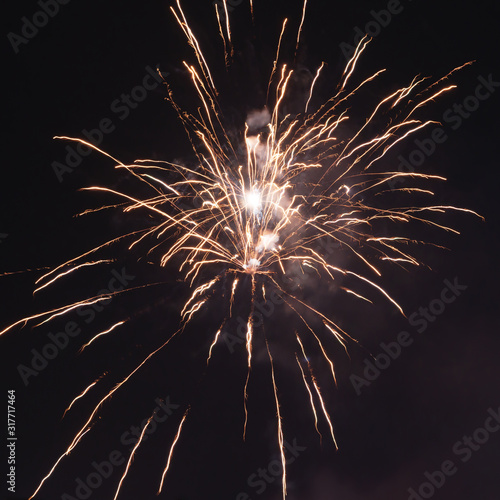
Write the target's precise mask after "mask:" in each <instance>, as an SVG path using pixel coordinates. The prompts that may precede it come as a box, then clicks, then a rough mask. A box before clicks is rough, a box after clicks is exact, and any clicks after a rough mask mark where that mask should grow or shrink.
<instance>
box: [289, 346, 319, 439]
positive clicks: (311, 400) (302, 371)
mask: <svg viewBox="0 0 500 500" xmlns="http://www.w3.org/2000/svg"><path fill="white" fill-rule="evenodd" d="M295 359H296V360H297V364H298V365H299V368H300V373H301V374H302V379H303V381H304V385H305V386H306V389H307V392H308V393H309V402H310V404H311V410H312V412H313V415H314V427H315V429H316V432H317V433H318V435H319V441H320V443H321V442H322V441H323V436H322V435H321V432H320V431H319V429H318V414H317V413H316V407H315V406H314V398H313V394H312V392H311V388H310V387H309V384H308V382H307V379H306V374H305V372H304V369H303V368H302V365H301V364H300V361H299V357H298V356H297V353H295Z"/></svg>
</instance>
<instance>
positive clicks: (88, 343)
mask: <svg viewBox="0 0 500 500" xmlns="http://www.w3.org/2000/svg"><path fill="white" fill-rule="evenodd" d="M123 324H125V321H119V322H118V323H115V324H114V325H113V326H111V327H109V328H108V329H107V330H105V331H104V332H101V333H98V334H97V335H95V336H94V337H92V339H90V340H89V341H88V342H87V343H86V344H85V345H83V346H82V347H81V348H80V352H82V351H83V350H84V349H85V348H87V347H88V346H89V345H90V344H92V342H94V340H97V339H98V338H99V337H101V336H102V335H106V334H108V333H110V332H112V331H113V330H114V329H115V328H117V327H119V326H120V325H123Z"/></svg>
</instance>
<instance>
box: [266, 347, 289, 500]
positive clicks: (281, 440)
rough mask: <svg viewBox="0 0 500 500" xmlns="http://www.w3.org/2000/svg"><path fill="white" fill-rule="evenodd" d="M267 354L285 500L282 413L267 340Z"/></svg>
mask: <svg viewBox="0 0 500 500" xmlns="http://www.w3.org/2000/svg"><path fill="white" fill-rule="evenodd" d="M266 347H267V354H268V355H269V361H270V362H271V378H272V381H273V391H274V401H275V403H276V416H277V419H278V445H279V450H280V455H281V467H282V469H283V473H282V477H281V485H282V490H283V500H285V497H286V458H285V447H284V443H283V424H282V422H281V412H280V403H279V400H278V388H277V387H276V378H275V375H274V363H273V357H272V356H271V351H270V350H269V344H268V343H267V340H266Z"/></svg>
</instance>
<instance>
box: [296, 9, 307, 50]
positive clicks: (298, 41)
mask: <svg viewBox="0 0 500 500" xmlns="http://www.w3.org/2000/svg"><path fill="white" fill-rule="evenodd" d="M306 7H307V0H304V7H303V8H302V19H301V20H300V26H299V30H298V32H297V44H296V45H295V51H297V50H299V43H300V35H301V33H302V28H303V26H304V21H305V19H306Z"/></svg>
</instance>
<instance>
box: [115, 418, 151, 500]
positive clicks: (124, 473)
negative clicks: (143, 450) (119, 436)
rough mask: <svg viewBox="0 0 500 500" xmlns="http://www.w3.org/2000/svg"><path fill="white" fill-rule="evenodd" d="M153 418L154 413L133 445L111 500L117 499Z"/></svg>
mask: <svg viewBox="0 0 500 500" xmlns="http://www.w3.org/2000/svg"><path fill="white" fill-rule="evenodd" d="M154 416H155V412H153V414H152V415H151V416H150V417H149V419H148V421H147V422H146V425H144V427H143V429H142V432H141V434H140V436H139V439H138V440H137V443H136V444H135V446H134V448H133V449H132V452H131V453H130V456H129V457H128V461H127V465H126V466H125V471H124V472H123V475H122V477H121V479H120V482H119V483H118V488H116V493H115V496H114V497H113V500H116V499H117V498H118V494H119V493H120V489H121V487H122V484H123V481H124V480H125V477H126V476H127V474H128V471H129V469H130V465H131V464H132V460H133V459H134V455H135V452H136V451H137V449H138V448H139V446H140V445H141V443H142V440H143V438H144V434H145V433H146V429H147V427H148V425H149V424H150V423H151V420H153V417H154Z"/></svg>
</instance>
